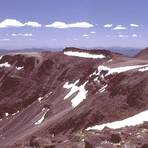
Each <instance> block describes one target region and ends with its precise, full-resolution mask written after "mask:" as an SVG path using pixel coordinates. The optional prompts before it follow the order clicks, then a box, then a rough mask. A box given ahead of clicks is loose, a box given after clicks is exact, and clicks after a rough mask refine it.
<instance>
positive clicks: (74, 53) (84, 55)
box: [64, 51, 105, 59]
mask: <svg viewBox="0 0 148 148" xmlns="http://www.w3.org/2000/svg"><path fill="white" fill-rule="evenodd" d="M64 54H65V55H68V56H75V57H82V58H93V59H97V58H99V59H103V58H105V56H104V55H103V54H90V53H86V52H77V51H66V52H64Z"/></svg>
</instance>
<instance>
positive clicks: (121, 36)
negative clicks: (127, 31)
mask: <svg viewBox="0 0 148 148" xmlns="http://www.w3.org/2000/svg"><path fill="white" fill-rule="evenodd" d="M118 37H119V38H127V37H128V35H123V34H119V35H118Z"/></svg>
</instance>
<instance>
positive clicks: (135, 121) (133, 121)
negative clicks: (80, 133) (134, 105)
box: [87, 110, 148, 130]
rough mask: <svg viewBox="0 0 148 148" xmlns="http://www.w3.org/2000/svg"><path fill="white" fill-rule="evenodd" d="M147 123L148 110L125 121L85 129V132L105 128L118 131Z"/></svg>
mask: <svg viewBox="0 0 148 148" xmlns="http://www.w3.org/2000/svg"><path fill="white" fill-rule="evenodd" d="M145 121H148V110H146V111H143V112H141V113H139V114H136V115H134V116H132V117H129V118H127V119H124V120H121V121H115V122H112V123H106V124H102V125H96V126H93V127H89V128H87V130H95V129H96V130H102V129H103V128H105V127H108V128H112V129H118V128H122V127H125V126H135V125H139V124H142V123H143V122H145Z"/></svg>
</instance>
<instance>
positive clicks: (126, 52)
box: [0, 47, 142, 57]
mask: <svg viewBox="0 0 148 148" xmlns="http://www.w3.org/2000/svg"><path fill="white" fill-rule="evenodd" d="M62 49H63V48H25V49H20V50H18V49H14V50H8V49H0V53H1V54H6V53H11V52H39V51H62ZM85 49H86V48H85ZM88 49H90V48H88ZM92 49H107V50H110V51H113V52H118V53H122V54H124V55H127V56H130V57H133V56H135V55H136V54H137V53H139V52H140V51H141V50H142V48H135V47H94V48H92Z"/></svg>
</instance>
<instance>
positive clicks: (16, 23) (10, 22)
mask: <svg viewBox="0 0 148 148" xmlns="http://www.w3.org/2000/svg"><path fill="white" fill-rule="evenodd" d="M24 26H30V27H41V26H42V25H41V24H39V23H38V22H30V21H29V22H27V23H22V22H20V21H18V20H15V19H5V20H4V21H2V22H0V28H8V27H24Z"/></svg>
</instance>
